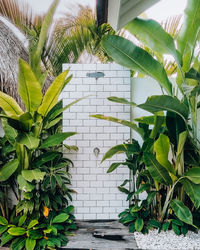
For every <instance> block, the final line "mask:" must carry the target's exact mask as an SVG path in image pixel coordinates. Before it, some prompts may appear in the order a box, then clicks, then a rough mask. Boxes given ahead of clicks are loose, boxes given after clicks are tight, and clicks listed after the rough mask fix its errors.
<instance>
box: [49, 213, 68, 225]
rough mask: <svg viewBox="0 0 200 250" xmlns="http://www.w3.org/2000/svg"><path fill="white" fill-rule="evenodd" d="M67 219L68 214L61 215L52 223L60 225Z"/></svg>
mask: <svg viewBox="0 0 200 250" xmlns="http://www.w3.org/2000/svg"><path fill="white" fill-rule="evenodd" d="M68 218H69V214H65V213H61V214H59V215H57V216H56V217H55V218H54V219H53V221H52V223H62V222H65V221H66V220H67V219H68Z"/></svg>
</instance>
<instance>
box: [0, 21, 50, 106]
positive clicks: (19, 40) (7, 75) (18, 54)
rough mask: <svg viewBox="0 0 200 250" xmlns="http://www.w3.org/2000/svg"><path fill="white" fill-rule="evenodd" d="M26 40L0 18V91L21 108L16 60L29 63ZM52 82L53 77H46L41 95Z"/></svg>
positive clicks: (7, 22)
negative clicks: (11, 98) (10, 97)
mask: <svg viewBox="0 0 200 250" xmlns="http://www.w3.org/2000/svg"><path fill="white" fill-rule="evenodd" d="M27 45H28V40H27V39H26V38H25V37H24V35H23V34H22V33H21V31H20V30H19V29H18V28H17V27H16V26H14V25H13V24H12V23H10V22H9V21H8V20H7V19H5V18H3V17H1V16H0V90H1V91H3V92H4V93H6V94H8V95H10V96H12V97H13V98H14V99H15V100H16V101H17V102H18V103H19V104H20V106H21V107H22V108H24V105H23V103H22V101H21V98H20V97H19V95H18V91H17V87H18V60H19V58H22V59H23V60H25V61H26V62H28V61H29V56H28V49H27V47H28V46H27ZM52 81H53V77H50V76H47V79H46V82H45V84H44V87H43V93H45V92H46V90H47V88H48V87H49V86H50V84H51V82H52Z"/></svg>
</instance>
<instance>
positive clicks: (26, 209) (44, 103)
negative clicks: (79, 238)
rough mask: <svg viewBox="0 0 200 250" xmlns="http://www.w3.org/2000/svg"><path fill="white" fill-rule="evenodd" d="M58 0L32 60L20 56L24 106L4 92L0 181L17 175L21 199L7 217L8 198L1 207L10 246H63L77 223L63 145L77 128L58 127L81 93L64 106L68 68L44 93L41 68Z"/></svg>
mask: <svg viewBox="0 0 200 250" xmlns="http://www.w3.org/2000/svg"><path fill="white" fill-rule="evenodd" d="M57 4H58V0H55V1H54V2H53V3H52V5H51V7H50V9H49V12H48V14H47V15H46V16H45V18H44V22H43V24H42V27H41V32H40V35H39V40H38V43H37V44H35V47H34V48H32V52H33V51H34V53H30V65H29V64H28V63H26V62H25V61H23V60H22V59H19V75H18V92H19V96H20V97H21V99H22V101H23V103H24V106H25V110H23V109H22V108H21V107H20V106H19V105H18V104H17V102H16V101H15V100H14V99H13V98H12V97H10V96H9V95H7V94H5V93H3V92H0V107H1V109H2V112H1V114H0V118H1V120H2V126H3V130H4V133H5V137H4V138H2V140H1V144H2V145H1V148H0V149H1V151H0V153H1V154H2V155H4V156H5V157H4V160H2V162H1V163H0V164H1V165H0V181H1V187H4V184H5V185H6V184H8V183H9V184H12V180H13V186H14V188H13V191H14V192H15V193H16V198H17V205H16V207H14V208H13V209H12V208H11V207H10V212H11V214H10V215H9V216H7V214H8V213H7V210H8V207H7V204H8V202H6V203H5V204H6V207H5V209H2V206H1V211H2V215H3V217H0V224H1V225H2V227H1V229H0V234H1V245H5V244H7V243H8V244H11V249H22V248H23V249H24V248H25V249H27V250H29V249H44V248H46V247H47V248H50V249H51V248H54V247H59V246H62V245H63V244H66V241H67V240H66V239H65V235H66V234H67V233H68V231H69V230H70V229H73V228H75V225H74V222H73V221H74V216H72V215H71V213H72V211H73V207H72V206H69V207H67V208H66V206H67V205H68V201H69V200H72V197H71V195H70V193H71V192H72V190H71V189H70V188H69V185H70V184H71V183H70V174H69V168H70V167H71V166H72V165H73V163H72V162H71V161H70V160H69V159H68V158H66V157H64V155H63V153H62V152H61V149H62V148H63V144H62V143H63V141H64V140H66V139H67V138H69V137H70V136H73V135H75V134H76V133H75V132H65V133H63V132H62V131H61V129H60V128H61V122H62V113H63V111H64V110H66V109H68V108H69V107H70V106H71V105H73V104H75V103H77V102H78V101H80V100H82V99H83V98H80V99H78V100H75V101H73V102H72V103H70V104H68V105H66V106H65V107H63V105H62V100H59V95H60V93H61V91H62V90H63V88H64V87H65V86H66V84H68V82H69V81H70V80H71V78H72V76H68V72H69V70H66V71H64V72H63V73H61V74H60V75H59V76H58V77H56V78H55V79H54V81H53V83H52V84H51V85H50V86H49V88H48V89H47V91H46V93H44V94H43V93H42V87H43V85H44V81H45V78H46V75H47V74H46V72H45V73H44V72H43V71H42V65H41V57H42V51H43V48H44V46H45V40H46V37H47V33H48V30H49V24H50V23H51V21H52V18H53V13H54V11H55V9H56V6H57ZM65 146H66V147H67V148H68V149H71V148H73V149H75V150H76V149H77V148H76V147H69V146H67V145H65ZM0 204H1V205H2V203H0ZM5 211H6V213H5ZM5 215H6V218H5ZM16 215H17V217H16ZM14 217H16V218H14ZM59 223H62V224H61V225H59ZM15 236H17V237H15Z"/></svg>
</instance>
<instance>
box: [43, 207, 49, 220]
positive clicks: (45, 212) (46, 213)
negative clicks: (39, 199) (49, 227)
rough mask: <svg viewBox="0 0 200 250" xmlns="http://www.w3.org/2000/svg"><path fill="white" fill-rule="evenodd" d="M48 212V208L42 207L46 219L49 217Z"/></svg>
mask: <svg viewBox="0 0 200 250" xmlns="http://www.w3.org/2000/svg"><path fill="white" fill-rule="evenodd" d="M49 211H50V209H49V208H48V207H46V206H44V210H43V214H44V216H45V217H46V218H48V216H49Z"/></svg>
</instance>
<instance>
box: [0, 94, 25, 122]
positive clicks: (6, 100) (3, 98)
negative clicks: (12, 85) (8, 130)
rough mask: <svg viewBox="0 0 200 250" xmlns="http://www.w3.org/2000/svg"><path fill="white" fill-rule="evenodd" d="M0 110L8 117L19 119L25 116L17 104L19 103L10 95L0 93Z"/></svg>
mask: <svg viewBox="0 0 200 250" xmlns="http://www.w3.org/2000/svg"><path fill="white" fill-rule="evenodd" d="M0 108H2V109H3V111H4V112H5V113H6V115H8V116H13V118H14V117H18V116H19V115H22V114H23V110H22V109H21V108H20V106H19V105H18V104H17V102H16V101H15V100H14V99H13V98H12V97H11V96H9V95H7V94H5V93H3V92H1V91H0Z"/></svg>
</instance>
